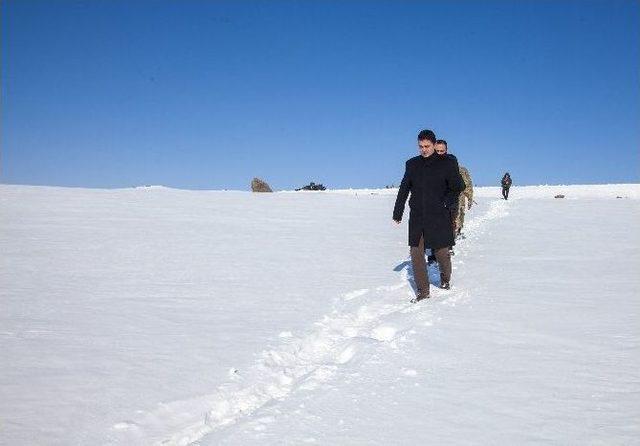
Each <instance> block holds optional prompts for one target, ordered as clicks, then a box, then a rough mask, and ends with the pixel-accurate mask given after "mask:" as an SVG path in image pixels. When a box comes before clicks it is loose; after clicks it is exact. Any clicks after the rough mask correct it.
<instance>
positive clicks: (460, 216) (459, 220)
mask: <svg viewBox="0 0 640 446" xmlns="http://www.w3.org/2000/svg"><path fill="white" fill-rule="evenodd" d="M464 204H465V203H464V200H460V204H459V205H458V212H457V214H456V226H455V227H456V228H457V232H458V233H459V232H460V231H462V227H463V226H464V213H465V206H464Z"/></svg>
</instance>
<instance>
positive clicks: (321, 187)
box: [296, 181, 327, 190]
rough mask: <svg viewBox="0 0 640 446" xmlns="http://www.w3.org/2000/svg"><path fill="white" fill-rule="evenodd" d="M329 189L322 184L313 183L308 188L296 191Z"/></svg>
mask: <svg viewBox="0 0 640 446" xmlns="http://www.w3.org/2000/svg"><path fill="white" fill-rule="evenodd" d="M326 189H327V188H326V187H324V186H323V185H322V184H316V183H314V182H313V181H312V182H311V183H309V184H307V185H306V186H302V187H300V188H298V189H296V190H326Z"/></svg>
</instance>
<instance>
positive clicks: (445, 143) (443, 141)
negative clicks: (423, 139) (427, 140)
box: [436, 139, 449, 149]
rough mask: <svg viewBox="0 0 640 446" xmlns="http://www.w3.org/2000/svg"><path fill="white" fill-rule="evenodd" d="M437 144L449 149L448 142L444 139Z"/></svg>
mask: <svg viewBox="0 0 640 446" xmlns="http://www.w3.org/2000/svg"><path fill="white" fill-rule="evenodd" d="M436 144H444V146H445V147H446V148H447V149H448V148H449V146H448V145H447V141H445V140H444V139H439V140H437V141H436Z"/></svg>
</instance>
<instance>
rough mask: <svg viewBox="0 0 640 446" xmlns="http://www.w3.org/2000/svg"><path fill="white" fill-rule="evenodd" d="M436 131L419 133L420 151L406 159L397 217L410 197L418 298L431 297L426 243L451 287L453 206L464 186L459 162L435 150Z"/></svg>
mask: <svg viewBox="0 0 640 446" xmlns="http://www.w3.org/2000/svg"><path fill="white" fill-rule="evenodd" d="M435 144H436V135H435V134H434V133H433V132H432V131H431V130H423V131H421V132H420V134H418V147H419V150H420V155H418V156H416V157H413V158H411V159H410V160H408V161H407V162H406V165H405V172H404V177H403V178H402V182H401V183H400V188H399V190H398V196H397V198H396V204H395V206H394V209H393V220H394V221H395V222H396V223H398V224H399V223H400V221H401V220H402V214H403V213H404V205H405V202H406V201H407V197H408V196H409V192H411V198H410V199H409V207H410V209H411V211H410V214H409V246H410V247H411V262H412V264H413V276H414V279H415V282H416V286H417V288H418V293H417V296H416V298H415V299H414V301H415V302H417V301H420V300H422V299H425V298H428V297H429V276H428V274H427V264H426V262H425V258H424V250H425V247H429V248H431V249H432V250H433V251H434V253H435V255H436V259H437V261H438V264H439V265H440V282H441V287H442V288H445V289H448V288H449V287H450V285H449V282H450V280H451V256H450V254H449V247H450V246H453V245H455V240H454V236H453V231H452V230H451V213H450V210H449V206H450V205H451V204H452V203H454V202H455V200H456V198H457V197H458V195H459V194H460V192H462V191H463V190H464V181H463V180H462V177H461V176H460V172H459V171H458V164H457V162H455V160H453V159H452V158H449V157H441V156H438V155H437V154H436V153H435Z"/></svg>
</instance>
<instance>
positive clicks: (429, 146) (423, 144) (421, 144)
mask: <svg viewBox="0 0 640 446" xmlns="http://www.w3.org/2000/svg"><path fill="white" fill-rule="evenodd" d="M418 149H419V150H420V154H421V155H422V156H429V155H431V154H432V153H433V151H434V149H435V144H433V143H432V142H431V141H429V140H428V139H424V140H422V141H418Z"/></svg>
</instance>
